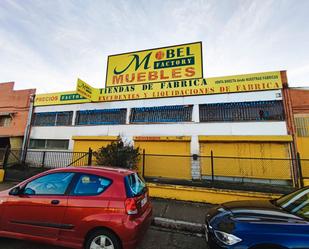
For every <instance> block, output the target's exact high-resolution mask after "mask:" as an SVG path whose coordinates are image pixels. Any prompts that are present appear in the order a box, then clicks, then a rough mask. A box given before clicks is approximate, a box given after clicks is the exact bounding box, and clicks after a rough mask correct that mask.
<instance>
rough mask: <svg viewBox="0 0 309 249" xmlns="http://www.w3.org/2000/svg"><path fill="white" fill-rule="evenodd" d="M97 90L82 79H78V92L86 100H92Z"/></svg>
mask: <svg viewBox="0 0 309 249" xmlns="http://www.w3.org/2000/svg"><path fill="white" fill-rule="evenodd" d="M95 90H96V89H95V88H93V87H92V86H90V85H89V84H87V83H86V82H85V81H82V80H81V79H77V87H76V92H77V93H78V94H79V95H80V96H82V97H84V98H86V99H90V100H91V99H92V96H93V95H95V93H94V91H95Z"/></svg>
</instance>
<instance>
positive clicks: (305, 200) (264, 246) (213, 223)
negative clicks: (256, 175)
mask: <svg viewBox="0 0 309 249" xmlns="http://www.w3.org/2000/svg"><path fill="white" fill-rule="evenodd" d="M205 235H206V240H207V242H208V245H209V247H210V248H211V249H217V248H218V249H221V248H228V249H308V248H309V187H306V188H302V189H300V190H298V191H296V192H293V193H291V194H288V195H285V196H283V197H281V198H279V199H277V200H270V201H261V200H258V201H235V202H227V203H224V204H222V205H219V206H217V207H214V208H212V209H211V210H210V211H209V212H208V213H207V214H206V224H205Z"/></svg>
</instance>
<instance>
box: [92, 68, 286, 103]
mask: <svg viewBox="0 0 309 249" xmlns="http://www.w3.org/2000/svg"><path fill="white" fill-rule="evenodd" d="M280 88H282V80H281V75H280V71H277V72H266V73H256V74H246V75H235V76H227V77H216V78H208V79H190V80H179V81H165V82H158V83H148V84H143V85H131V86H118V87H107V88H103V89H99V92H98V96H93V98H92V101H105V102H106V101H121V100H133V99H150V98H166V97H181V96H192V95H209V94H222V93H235V92H252V91H264V90H273V89H280Z"/></svg>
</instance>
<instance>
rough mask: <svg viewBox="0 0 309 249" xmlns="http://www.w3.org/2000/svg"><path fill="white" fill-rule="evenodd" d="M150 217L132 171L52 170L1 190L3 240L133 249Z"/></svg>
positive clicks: (144, 192)
mask: <svg viewBox="0 0 309 249" xmlns="http://www.w3.org/2000/svg"><path fill="white" fill-rule="evenodd" d="M151 219H152V205H151V203H150V201H149V197H148V190H147V187H146V186H145V183H144V182H143V180H142V179H141V178H140V177H139V176H138V174H137V173H135V172H134V171H130V170H124V169H116V168H107V167H80V168H77V167H69V168H62V169H55V170H50V171H47V172H44V173H41V174H39V175H36V176H34V177H32V178H30V179H28V180H26V181H24V182H22V183H20V184H18V185H17V186H16V187H14V188H12V189H10V190H7V191H3V192H0V236H2V237H10V238H17V239H27V240H34V241H36V242H43V243H49V244H54V245H58V246H64V247H70V248H79V249H81V248H85V249H102V248H105V249H120V248H122V249H131V248H135V247H136V245H137V243H138V242H139V241H140V239H141V238H142V237H143V234H144V233H145V231H146V230H147V228H148V226H149V225H150V223H151Z"/></svg>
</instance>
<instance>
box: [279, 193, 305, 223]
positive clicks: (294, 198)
mask: <svg viewBox="0 0 309 249" xmlns="http://www.w3.org/2000/svg"><path fill="white" fill-rule="evenodd" d="M275 204H276V205H277V206H279V207H281V208H283V209H284V210H286V211H287V212H289V213H292V214H295V215H297V216H300V217H302V218H304V219H306V220H309V188H305V189H300V190H298V191H296V192H293V193H291V194H288V195H285V196H283V197H281V198H280V199H278V200H277V201H275Z"/></svg>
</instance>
